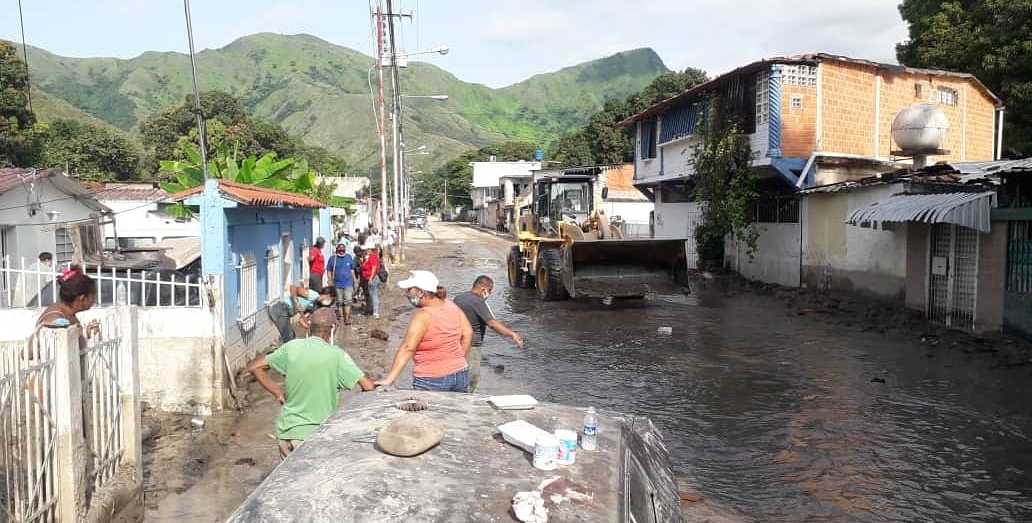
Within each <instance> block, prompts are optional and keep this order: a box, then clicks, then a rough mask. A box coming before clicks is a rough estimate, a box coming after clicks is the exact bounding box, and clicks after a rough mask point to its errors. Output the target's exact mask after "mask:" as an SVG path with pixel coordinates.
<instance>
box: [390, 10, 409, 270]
mask: <svg viewBox="0 0 1032 523" xmlns="http://www.w3.org/2000/svg"><path fill="white" fill-rule="evenodd" d="M395 16H400V15H397V14H395V12H394V4H393V2H392V0H387V30H388V35H389V38H390V45H391V95H392V98H393V102H394V103H393V104H392V111H391V124H392V125H391V127H392V129H391V131H392V135H391V145H392V147H393V151H392V152H393V155H394V162H393V163H394V219H395V224H396V225H397V226H398V227H399V234H398V238H397V242H398V246H397V247H398V251H399V257H400V258H401V259H402V260H404V259H405V219H404V216H403V215H402V212H401V202H402V200H401V191H402V177H403V176H404V173H403V172H402V171H401V161H402V160H401V156H402V153H401V147H400V142H401V78H400V77H399V75H398V46H397V40H396V39H395V37H394V35H395V30H394V17H395Z"/></svg>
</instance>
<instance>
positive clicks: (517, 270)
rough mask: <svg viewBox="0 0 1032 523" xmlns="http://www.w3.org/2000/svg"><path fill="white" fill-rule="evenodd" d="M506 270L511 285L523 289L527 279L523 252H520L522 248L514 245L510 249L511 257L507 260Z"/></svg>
mask: <svg viewBox="0 0 1032 523" xmlns="http://www.w3.org/2000/svg"><path fill="white" fill-rule="evenodd" d="M506 268H507V270H506V272H507V273H508V276H509V287H512V288H513V289H522V288H523V286H524V285H523V284H524V282H525V281H526V276H525V275H524V274H523V254H521V253H520V248H519V247H517V246H513V248H512V249H511V250H509V258H508V260H507V261H506Z"/></svg>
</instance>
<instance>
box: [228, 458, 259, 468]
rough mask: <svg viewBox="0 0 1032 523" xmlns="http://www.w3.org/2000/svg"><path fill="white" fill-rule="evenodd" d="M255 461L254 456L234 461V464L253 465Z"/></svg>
mask: <svg viewBox="0 0 1032 523" xmlns="http://www.w3.org/2000/svg"><path fill="white" fill-rule="evenodd" d="M255 463H256V462H255V460H254V458H240V459H238V460H236V461H235V462H233V464H234V465H247V466H248V467H253V466H254V465H255Z"/></svg>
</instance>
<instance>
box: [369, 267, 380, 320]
mask: <svg viewBox="0 0 1032 523" xmlns="http://www.w3.org/2000/svg"><path fill="white" fill-rule="evenodd" d="M366 299H367V300H369V309H370V311H371V312H372V313H373V315H374V316H379V315H380V277H379V276H377V275H376V274H373V277H372V278H369V296H366Z"/></svg>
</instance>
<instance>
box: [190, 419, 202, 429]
mask: <svg viewBox="0 0 1032 523" xmlns="http://www.w3.org/2000/svg"><path fill="white" fill-rule="evenodd" d="M190 424H191V425H193V426H194V428H195V429H198V430H199V429H203V428H204V418H202V417H200V416H194V417H192V418H190Z"/></svg>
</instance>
